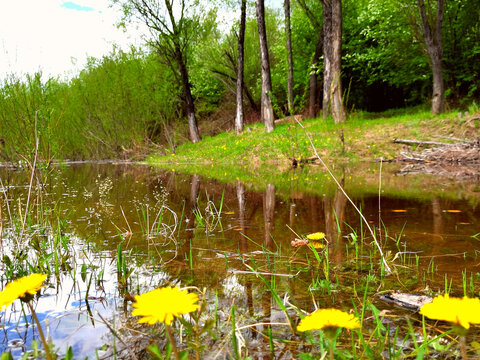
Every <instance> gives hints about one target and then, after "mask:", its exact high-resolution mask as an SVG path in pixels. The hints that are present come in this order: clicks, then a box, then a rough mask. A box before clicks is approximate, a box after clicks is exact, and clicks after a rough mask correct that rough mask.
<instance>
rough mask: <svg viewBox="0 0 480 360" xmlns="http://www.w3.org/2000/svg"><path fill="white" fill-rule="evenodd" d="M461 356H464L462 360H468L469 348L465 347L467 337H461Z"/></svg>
mask: <svg viewBox="0 0 480 360" xmlns="http://www.w3.org/2000/svg"><path fill="white" fill-rule="evenodd" d="M460 354H462V359H463V360H467V359H468V357H467V347H466V345H465V336H460Z"/></svg>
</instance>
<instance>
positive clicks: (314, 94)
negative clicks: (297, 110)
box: [308, 33, 323, 119]
mask: <svg viewBox="0 0 480 360" xmlns="http://www.w3.org/2000/svg"><path fill="white" fill-rule="evenodd" d="M322 50H323V34H322V33H320V35H319V37H318V41H317V46H316V47H315V53H314V54H313V58H312V67H311V69H310V80H309V87H310V89H309V90H310V99H309V101H308V117H309V118H311V119H313V118H314V117H316V116H317V114H318V111H319V109H320V103H319V100H320V99H319V96H318V62H319V61H320V56H321V55H322Z"/></svg>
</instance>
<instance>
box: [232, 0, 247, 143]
mask: <svg viewBox="0 0 480 360" xmlns="http://www.w3.org/2000/svg"><path fill="white" fill-rule="evenodd" d="M246 12H247V0H242V5H241V15H240V29H239V31H238V66H237V94H236V95H237V114H236V116H235V134H237V135H239V134H241V133H242V132H243V88H244V79H243V67H244V61H243V56H244V52H245V51H244V43H245V22H246Z"/></svg>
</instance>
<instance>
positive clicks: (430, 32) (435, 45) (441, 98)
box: [417, 0, 445, 114]
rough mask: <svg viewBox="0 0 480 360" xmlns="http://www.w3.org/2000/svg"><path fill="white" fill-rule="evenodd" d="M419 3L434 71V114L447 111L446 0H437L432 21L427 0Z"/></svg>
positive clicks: (418, 1) (418, 0)
mask: <svg viewBox="0 0 480 360" xmlns="http://www.w3.org/2000/svg"><path fill="white" fill-rule="evenodd" d="M417 4H418V9H419V11H420V20H421V29H422V33H423V39H424V41H425V45H426V50H427V53H428V56H429V58H430V64H431V66H432V73H433V93H432V112H433V113H434V114H440V113H442V112H444V111H445V85H444V81H443V65H442V57H443V45H442V25H443V17H444V11H445V0H437V11H436V16H435V18H434V19H433V20H432V22H430V21H429V19H428V16H427V12H426V9H425V1H424V0H417ZM433 22H434V24H433Z"/></svg>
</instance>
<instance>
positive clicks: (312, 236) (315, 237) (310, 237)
mask: <svg viewBox="0 0 480 360" xmlns="http://www.w3.org/2000/svg"><path fill="white" fill-rule="evenodd" d="M323 238H325V234H324V233H323V232H316V233H313V234H308V235H307V239H308V240H322V239H323Z"/></svg>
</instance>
